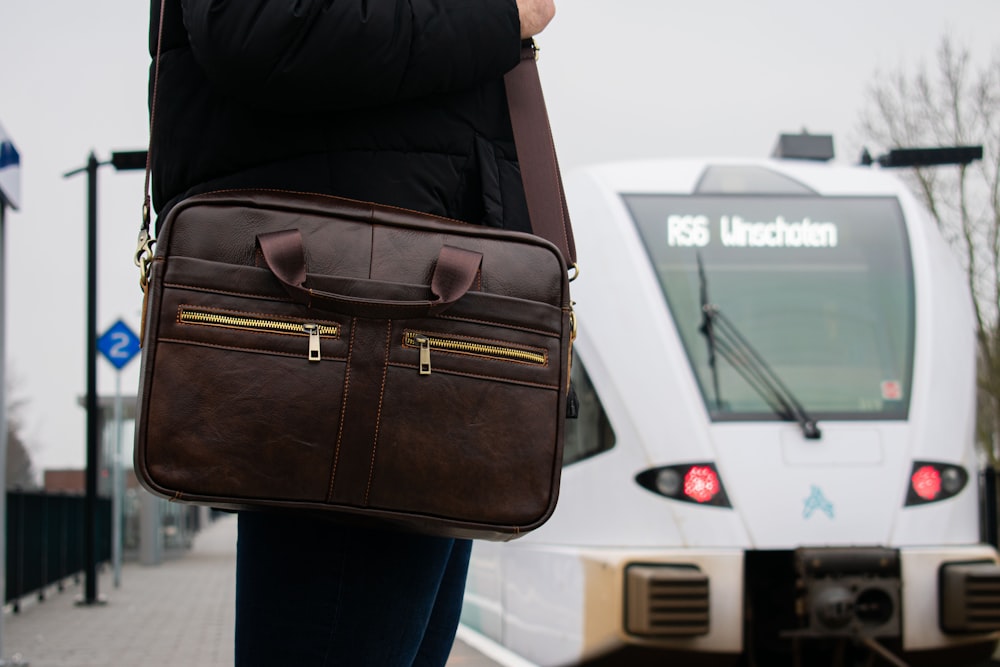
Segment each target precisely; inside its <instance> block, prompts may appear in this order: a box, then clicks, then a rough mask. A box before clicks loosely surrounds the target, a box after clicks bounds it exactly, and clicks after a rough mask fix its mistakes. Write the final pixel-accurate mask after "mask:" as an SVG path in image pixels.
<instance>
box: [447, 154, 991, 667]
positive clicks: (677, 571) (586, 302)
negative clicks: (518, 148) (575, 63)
mask: <svg viewBox="0 0 1000 667" xmlns="http://www.w3.org/2000/svg"><path fill="white" fill-rule="evenodd" d="M565 185H566V191H567V197H568V200H569V204H570V210H571V213H572V217H573V224H574V228H575V230H576V236H577V245H578V250H579V256H580V257H581V258H582V262H583V265H582V273H581V277H580V278H579V280H577V281H576V282H574V283H573V289H574V292H573V294H574V299H575V300H576V301H577V306H576V311H577V314H578V319H579V337H578V339H577V341H576V346H575V350H576V358H575V362H574V370H573V372H574V386H575V388H576V392H577V394H578V396H579V398H580V403H581V409H580V416H579V419H576V420H568V421H567V424H568V429H567V441H566V452H565V467H564V470H563V477H562V489H561V495H560V500H559V505H558V508H557V510H556V513H555V515H554V516H553V518H552V519H551V520H550V521H549V523H548V524H546V525H545V526H543V527H542V528H541V529H539V530H537V531H536V532H534V533H533V534H531V535H528V536H526V537H524V538H522V539H520V540H516V541H514V542H512V543H507V544H493V543H478V544H477V545H476V546H475V548H474V551H473V562H472V567H471V569H470V573H469V580H468V585H467V589H466V599H465V606H464V612H463V624H464V625H465V626H466V627H467V628H470V629H472V630H473V631H475V632H478V633H481V634H482V635H484V636H486V637H488V638H490V639H492V640H493V641H495V642H497V643H498V644H500V645H501V646H503V647H505V648H506V649H508V650H509V651H512V652H513V653H515V654H517V655H519V656H523V658H524V659H525V660H527V661H530V662H531V663H534V664H537V665H542V666H551V665H575V664H594V665H642V664H670V665H684V664H699V665H703V664H714V663H713V662H711V661H712V660H713V659H714V660H716V661H718V662H721V663H723V664H724V663H727V662H740V661H741V662H742V664H746V665H768V666H770V665H779V664H783V663H788V664H802V665H821V664H854V662H853V661H854V660H857V659H860V658H861V657H864V655H865V654H880V655H881V658H880V659H881V660H883V661H885V662H877V663H876V664H904V663H905V664H947V665H961V664H971V663H974V662H977V661H982V660H984V659H986V658H988V657H989V655H990V654H991V653H992V652H993V650H994V648H995V645H996V641H997V639H998V636H1000V635H998V631H1000V567H998V554H997V551H996V550H995V549H994V548H992V547H991V546H989V545H987V544H983V543H981V539H980V522H979V499H978V496H979V493H978V488H977V480H978V473H977V470H978V457H977V453H976V448H975V445H974V418H975V416H974V412H975V356H974V354H975V353H974V339H973V336H974V323H973V319H972V311H971V304H970V298H969V295H968V288H967V283H966V279H965V277H964V274H963V273H962V271H961V270H960V268H959V266H958V265H957V262H956V261H955V260H954V258H953V256H952V253H951V250H950V249H949V248H948V247H947V245H946V244H945V242H944V241H943V240H942V238H941V236H940V234H939V232H938V230H937V228H936V226H935V224H934V223H933V221H932V220H931V219H930V218H929V216H928V215H926V213H925V212H924V211H923V210H922V209H921V207H920V206H919V205H918V203H917V202H916V200H915V199H914V198H913V197H912V196H911V195H910V194H909V193H908V192H907V190H906V189H905V187H904V186H903V185H902V184H901V183H900V182H899V181H898V180H897V179H896V178H894V177H892V176H890V175H889V174H888V171H887V170H881V169H872V168H865V167H846V166H834V165H832V164H829V163H824V162H820V161H808V160H794V159H770V160H710V161H708V160H688V161H676V160H671V161H643V162H632V163H621V164H608V165H600V166H595V167H591V168H584V169H579V170H576V171H574V172H571V173H569V174H567V176H566V179H565ZM890 653H891V655H890ZM894 656H895V657H894ZM894 660H895V661H896V662H893V661H894ZM900 661H903V662H902V663H901V662H900Z"/></svg>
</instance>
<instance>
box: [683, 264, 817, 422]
mask: <svg viewBox="0 0 1000 667" xmlns="http://www.w3.org/2000/svg"><path fill="white" fill-rule="evenodd" d="M697 257H698V280H699V283H700V288H701V289H700V291H701V316H702V323H701V327H700V328H699V331H700V332H701V333H702V335H704V336H705V338H706V340H707V341H708V363H709V366H710V367H711V369H712V382H713V384H714V388H715V403H716V406H717V408H718V409H721V406H722V399H721V397H720V396H719V372H718V368H717V364H716V359H715V354H716V352H718V353H719V354H720V355H721V356H722V358H723V359H725V360H726V361H728V362H729V364H730V365H731V366H732V367H733V368H734V369H736V372H737V373H739V374H740V376H741V377H742V378H743V379H744V380H746V382H747V384H749V385H750V386H751V387H752V388H753V389H754V391H756V392H757V393H758V394H760V396H761V398H763V399H764V401H765V402H766V403H767V404H768V405H769V406H770V407H771V409H772V410H773V411H774V413H775V414H777V415H778V416H779V417H781V418H782V419H787V420H788V421H796V422H798V423H799V426H801V427H802V435H803V436H805V437H806V438H808V439H810V440H818V439H819V438H820V437H822V433H821V431H820V429H819V425H818V424H817V423H816V420H815V419H813V418H812V417H810V416H809V413H808V412H806V409H805V407H803V405H802V403H801V402H799V400H798V399H796V398H795V395H794V394H793V393H792V392H791V390H790V389H789V388H788V387H787V386H786V385H785V383H784V382H782V381H781V378H780V377H778V375H777V374H776V373H775V372H774V371H773V370H771V368H770V366H768V365H767V363H766V362H765V361H764V359H763V357H761V356H760V353H759V352H757V350H756V349H755V348H754V347H753V346H752V345H751V344H750V343H749V341H747V339H746V338H745V337H744V336H743V334H741V333H740V331H739V329H737V328H736V325H734V324H733V323H732V322H731V321H730V320H729V318H727V317H726V316H725V315H723V314H722V311H721V310H720V309H719V307H718V306H716V305H715V304H712V303H710V302H709V299H708V279H707V278H706V277H705V267H704V265H703V264H702V260H701V253H698V256H697Z"/></svg>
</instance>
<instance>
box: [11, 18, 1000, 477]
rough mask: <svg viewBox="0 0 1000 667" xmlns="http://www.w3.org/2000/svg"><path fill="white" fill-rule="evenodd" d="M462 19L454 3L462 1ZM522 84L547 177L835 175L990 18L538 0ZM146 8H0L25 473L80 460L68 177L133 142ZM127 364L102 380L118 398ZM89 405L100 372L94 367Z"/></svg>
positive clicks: (114, 219) (80, 233)
mask: <svg viewBox="0 0 1000 667" xmlns="http://www.w3.org/2000/svg"><path fill="white" fill-rule="evenodd" d="M468 1H469V2H473V1H474V0H468ZM557 8H558V13H557V16H556V20H555V22H554V23H553V24H552V25H551V26H550V27H549V28H548V29H547V30H546V31H545V32H544V33H543V34H542V35H541V36H540V37H539V40H538V41H539V44H540V46H541V48H542V53H541V61H540V63H539V67H540V70H541V75H542V83H543V85H544V87H545V94H546V99H547V102H548V106H549V113H550V116H551V120H552V126H553V132H554V134H555V139H556V147H557V149H558V151H559V153H560V159H561V161H562V163H563V167H564V169H568V168H572V167H573V166H575V165H579V164H584V163H592V162H598V161H605V160H619V159H629V158H636V157H642V158H645V157H692V156H698V155H709V156H726V155H733V156H753V157H760V156H766V155H767V154H768V153H769V152H770V150H771V148H772V147H773V145H774V142H775V139H776V137H777V135H778V134H779V133H780V132H797V131H799V130H801V129H802V128H807V129H808V130H809V131H811V132H814V133H830V134H833V135H834V141H835V145H836V148H837V150H838V153H839V156H838V160H839V161H842V162H854V161H856V159H857V156H858V154H859V151H860V147H861V145H862V144H861V140H860V137H858V136H857V134H856V127H857V120H858V115H859V113H860V111H861V109H862V107H863V104H864V95H865V90H866V88H867V86H868V85H869V84H870V83H871V81H872V79H873V77H874V76H875V74H876V72H878V71H888V70H894V69H898V68H900V67H907V68H910V67H915V66H916V65H917V64H919V63H920V62H921V61H923V62H932V61H933V59H934V53H935V50H936V48H937V46H938V44H939V43H940V40H941V38H942V36H943V35H945V34H946V33H947V34H949V35H951V36H952V38H953V39H954V41H955V43H957V44H959V45H962V46H964V47H966V48H968V49H969V50H970V51H971V52H972V54H973V57H974V58H975V60H976V61H977V62H978V63H980V64H985V63H986V62H987V61H988V60H989V59H990V58H991V57H992V56H993V55H994V53H995V52H996V51H997V50H998V49H1000V34H998V33H997V26H998V25H1000V0H952V1H951V2H943V1H941V0H863V1H862V0H841V1H840V2H837V3H830V2H824V3H819V2H810V1H808V0H756V1H755V2H748V1H746V0H692V1H690V2H669V1H667V0H602V1H597V0H558V2H557ZM147 22H148V3H146V2H143V1H141V0H91V1H90V2H86V3H83V2H79V0H50V1H49V2H30V1H25V2H14V1H13V0H8V1H7V2H5V3H4V7H3V8H2V9H0V125H2V126H3V127H4V129H6V131H7V133H8V135H9V136H10V137H11V138H12V139H13V140H14V143H15V144H16V146H17V148H18V150H19V151H20V154H21V164H22V174H21V180H22V203H23V205H22V207H21V210H20V211H15V212H10V214H9V215H8V218H7V224H6V229H5V246H6V258H5V261H6V266H5V267H4V268H5V283H6V289H7V299H6V310H7V312H6V336H7V338H6V341H7V374H8V387H9V388H10V391H9V397H10V398H13V399H20V400H22V401H24V402H26V405H25V408H24V411H23V413H22V418H23V420H24V422H25V425H26V432H25V435H26V436H27V439H28V441H29V444H30V446H31V449H32V454H33V458H34V461H35V464H36V468H38V469H39V470H41V469H44V468H56V467H79V466H82V465H83V464H84V461H85V444H84V443H85V436H84V428H85V413H84V411H83V409H82V408H81V407H79V404H78V400H79V397H80V396H81V395H82V394H83V393H84V392H85V389H86V380H85V370H86V366H85V341H86V332H85V329H84V322H85V312H86V310H85V297H86V266H85V248H86V217H85V201H86V200H85V197H86V190H85V183H86V179H85V176H84V175H79V176H76V177H73V178H71V179H64V178H63V174H64V173H65V172H68V171H71V170H72V169H75V168H77V167H80V166H83V165H84V164H85V163H86V160H87V156H88V154H89V153H90V151H91V150H93V151H95V153H96V154H97V157H98V159H99V160H106V159H108V158H109V157H110V153H111V151H113V150H131V149H143V148H145V144H146V141H147V122H148V121H147V115H146V106H145V103H146V97H145V95H146V77H147V72H148V69H147V68H148V64H149V58H148V55H147V52H146V37H147ZM99 181H100V187H99V193H100V196H99V201H100V206H99V220H100V234H99V236H100V250H99V261H100V272H99V285H100V298H99V302H98V303H99V314H98V332H99V333H101V332H104V331H105V330H106V329H107V328H108V327H109V326H111V324H113V323H114V322H115V321H116V320H117V319H119V318H122V319H124V320H125V321H126V322H127V323H128V324H129V325H130V326H131V327H132V328H133V329H134V330H136V331H138V327H139V310H140V297H141V295H140V292H139V289H138V284H137V277H138V276H137V274H136V272H135V267H134V266H133V265H132V251H133V248H134V244H135V235H136V232H137V230H138V225H139V210H140V205H141V201H142V174H141V172H118V173H116V172H115V171H114V170H113V169H112V168H111V167H105V168H103V169H102V170H101V172H100V178H99ZM138 366H139V364H138V360H136V361H134V362H133V363H132V364H131V365H129V366H127V367H126V369H125V370H124V371H123V372H122V375H121V381H122V387H123V392H124V393H126V394H130V395H134V393H135V391H136V383H137V377H138ZM98 370H99V375H98V377H99V388H100V392H101V393H102V394H106V395H113V394H114V391H115V376H116V372H115V370H114V368H113V367H112V366H111V365H110V364H109V363H108V362H106V361H105V360H104V359H99V360H98Z"/></svg>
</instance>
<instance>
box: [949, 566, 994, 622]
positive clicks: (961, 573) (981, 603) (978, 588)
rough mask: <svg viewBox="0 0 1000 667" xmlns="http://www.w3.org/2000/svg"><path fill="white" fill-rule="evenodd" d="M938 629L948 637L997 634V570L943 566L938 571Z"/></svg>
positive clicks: (990, 567) (978, 567) (986, 567)
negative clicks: (970, 634)
mask: <svg viewBox="0 0 1000 667" xmlns="http://www.w3.org/2000/svg"><path fill="white" fill-rule="evenodd" d="M940 595H941V628H942V629H943V630H944V631H945V632H951V633H962V634H968V633H980V632H994V631H997V630H1000V566H998V565H997V564H996V563H992V562H982V563H947V564H945V565H944V567H942V568H941V589H940Z"/></svg>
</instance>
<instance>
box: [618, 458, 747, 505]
mask: <svg viewBox="0 0 1000 667" xmlns="http://www.w3.org/2000/svg"><path fill="white" fill-rule="evenodd" d="M635 481H636V482H638V483H639V485H640V486H642V487H644V488H646V489H649V490H650V491H652V492H653V493H655V494H657V495H660V496H664V497H666V498H671V499H673V500H683V501H685V502H689V503H697V504H699V505H712V506H714V507H732V505H731V504H730V503H729V497H728V496H727V495H726V489H725V487H724V486H723V485H722V480H721V479H720V478H719V472H718V471H717V470H716V469H715V465H714V464H712V463H682V464H680V465H672V466H663V467H660V468H650V469H649V470H644V471H642V472H641V473H639V474H638V475H636V476H635Z"/></svg>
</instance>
